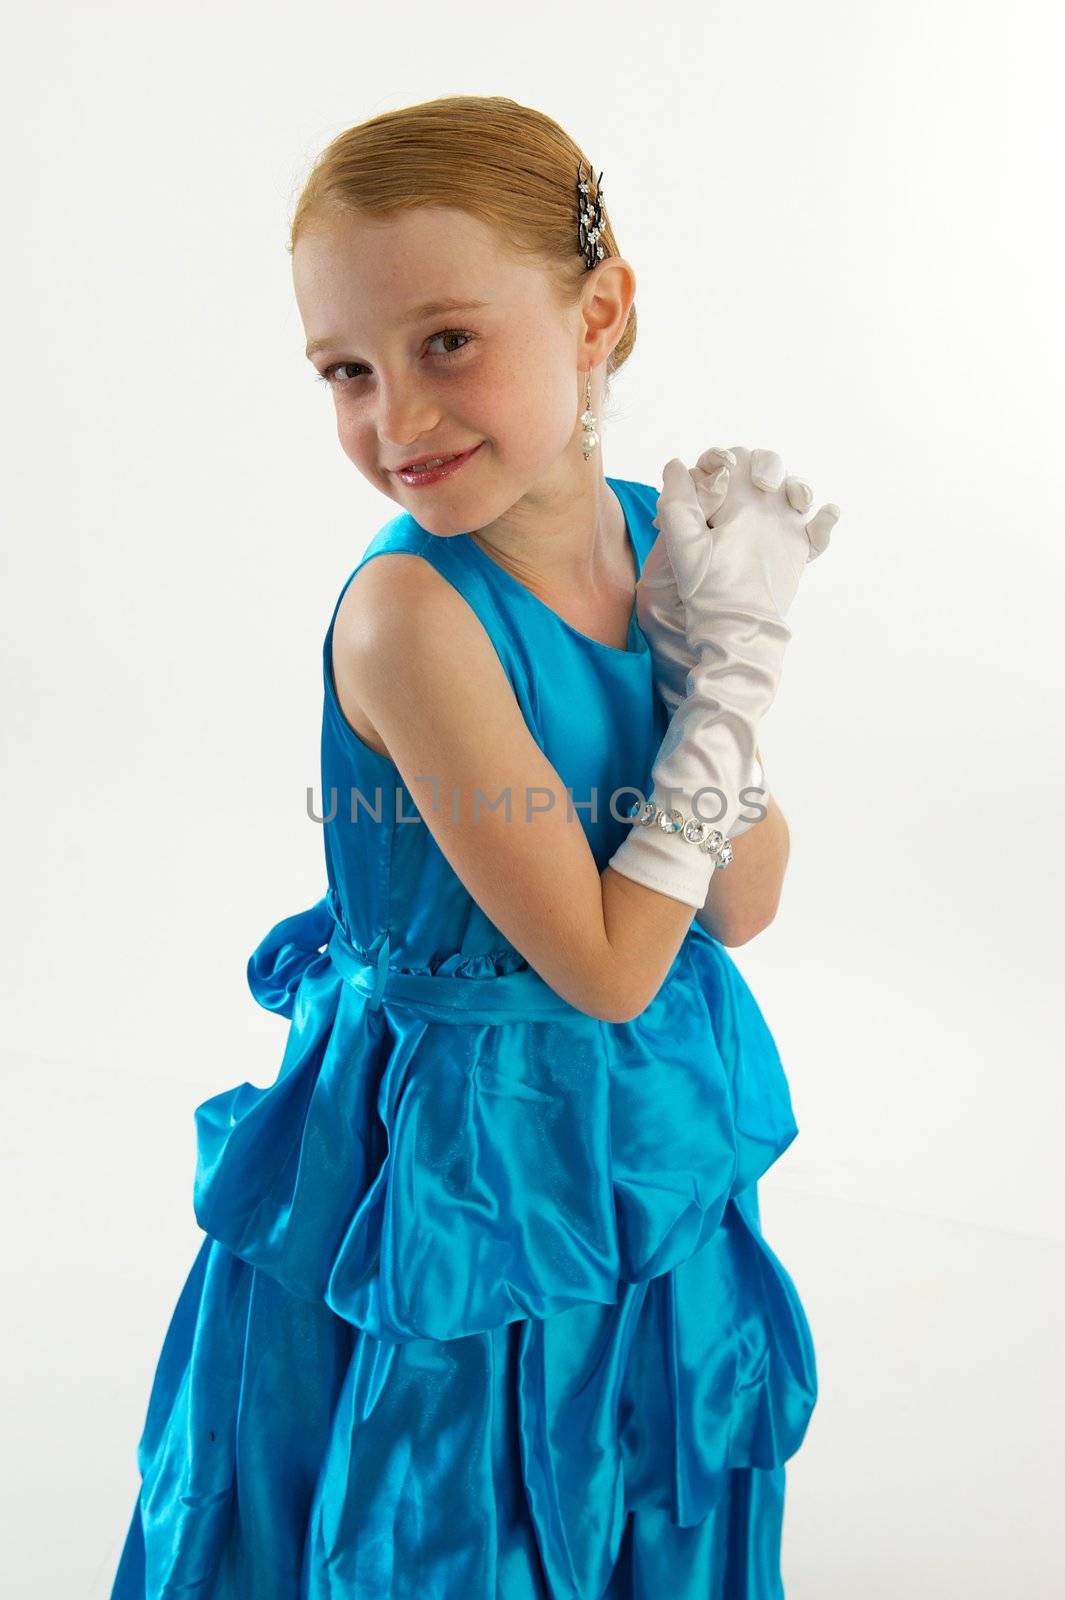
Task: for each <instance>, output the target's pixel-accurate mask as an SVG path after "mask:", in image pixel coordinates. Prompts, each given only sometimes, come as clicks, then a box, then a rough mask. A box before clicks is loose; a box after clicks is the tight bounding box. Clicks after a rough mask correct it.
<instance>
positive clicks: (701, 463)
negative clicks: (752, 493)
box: [695, 444, 736, 477]
mask: <svg viewBox="0 0 1065 1600" xmlns="http://www.w3.org/2000/svg"><path fill="white" fill-rule="evenodd" d="M695 465H696V466H697V467H698V468H699V471H700V472H705V473H708V474H709V475H710V476H711V477H712V476H713V475H714V473H715V472H716V471H717V469H718V467H734V466H735V465H736V455H735V452H734V451H732V450H728V449H726V447H725V446H724V445H719V444H715V445H712V446H711V448H710V449H709V450H704V451H703V453H702V455H701V456H700V457H699V459H698V461H697V462H696V463H695Z"/></svg>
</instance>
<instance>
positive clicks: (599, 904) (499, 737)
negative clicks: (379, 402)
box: [333, 551, 754, 1022]
mask: <svg viewBox="0 0 1065 1600" xmlns="http://www.w3.org/2000/svg"><path fill="white" fill-rule="evenodd" d="M333 646H334V669H335V670H337V675H338V687H339V681H340V676H341V674H342V675H343V677H344V678H345V680H346V681H347V682H348V683H350V684H352V685H353V686H354V690H355V694H356V695H357V697H358V701H359V704H360V706H361V707H362V708H363V709H364V711H365V713H366V715H367V717H368V718H369V719H370V721H371V722H372V724H373V726H374V728H375V729H376V730H377V732H378V733H379V735H380V738H381V740H382V742H383V744H384V746H385V748H386V749H387V752H388V754H389V757H390V758H391V760H392V761H393V762H394V763H395V765H396V767H397V769H398V772H399V775H400V776H401V777H402V779H403V782H404V783H405V784H406V786H407V788H408V789H409V790H410V793H411V795H412V796H413V798H414V800H415V803H416V804H417V806H418V810H419V813H420V815H421V817H422V821H423V824H424V825H425V826H426V827H428V828H429V830H430V832H431V833H432V835H433V837H434V839H435V840H436V842H437V844H438V845H439V846H440V849H441V851H442V852H443V854H444V856H445V857H446V858H447V860H448V862H449V863H450V865H451V866H452V867H453V869H454V870H455V872H456V873H457V875H458V876H459V878H460V879H461V880H462V882H463V884H464V885H465V886H466V888H467V889H468V890H469V892H470V894H471V895H472V896H473V898H474V899H475V900H476V901H477V903H478V905H479V906H480V907H481V908H482V910H483V911H484V913H485V915H486V916H487V917H488V918H489V920H490V921H491V922H493V923H494V924H495V926H496V927H497V928H499V929H500V931H501V932H502V933H503V934H504V935H505V937H506V938H507V939H509V940H510V942H511V943H512V944H513V945H514V946H515V948H516V949H517V950H519V951H520V952H521V954H522V955H523V956H524V957H525V959H526V960H527V961H528V963H529V965H530V966H531V967H532V968H533V969H534V970H535V971H536V972H538V973H539V974H540V976H541V977H542V978H543V979H544V980H545V982H546V983H548V984H549V985H550V986H551V988H552V989H554V990H555V991H556V992H557V993H558V994H560V995H562V996H563V998H564V999H566V1000H568V1001H569V1002H570V1004H571V1005H573V1006H575V1007H576V1008H577V1009H578V1010H580V1011H583V1012H586V1013H587V1014H589V1015H592V1016H596V1017H599V1018H601V1019H602V1020H603V1021H607V1022H627V1021H630V1020H631V1019H632V1018H633V1017H635V1016H638V1015H639V1014H640V1012H641V1011H643V1010H644V1009H645V1007H646V1006H647V1005H649V1004H650V1002H651V1000H652V999H653V998H654V996H655V995H656V994H657V992H658V990H659V989H660V987H661V985H662V982H663V980H664V978H665V975H666V973H667V972H668V970H669V968H670V966H671V965H672V963H673V960H674V957H675V956H676V954H677V951H678V950H679V949H680V946H681V944H682V943H683V941H684V938H685V936H686V934H687V933H688V931H689V929H690V927H691V923H692V919H693V917H694V915H695V913H694V912H693V910H692V908H691V906H689V905H685V904H683V903H682V902H681V901H679V900H673V899H670V898H669V897H668V896H667V895H662V894H658V893H656V892H655V891H654V890H652V889H647V888H645V887H644V886H643V885H642V884H638V883H634V882H633V881H632V880H631V879H630V878H626V877H624V876H623V875H622V874H620V873H617V872H615V871H614V870H613V869H612V868H611V867H609V866H608V867H606V868H604V870H603V872H602V874H600V872H599V869H598V867H597V865H596V862H595V857H594V856H593V855H592V852H591V849H590V848H589V845H588V841H587V838H586V837H585V833H584V829H583V827H582V825H581V822H580V817H579V814H578V813H577V812H576V810H575V809H574V810H572V812H571V814H569V815H567V809H568V806H569V797H568V796H567V793H566V788H565V785H564V783H563V781H562V779H561V778H560V777H559V775H558V773H557V772H556V770H555V768H554V767H553V766H552V764H551V762H550V761H549V760H548V759H547V757H546V756H545V755H544V753H543V751H542V750H541V749H540V748H539V746H538V745H537V744H536V742H535V740H534V739H533V737H532V735H531V733H530V732H529V729H528V727H527V725H526V722H525V719H524V717H523V715H522V712H521V708H520V706H519V705H518V702H517V700H516V699H515V696H514V692H513V690H512V689H511V686H510V684H509V683H508V681H507V678H506V674H505V673H504V671H503V668H502V665H501V663H500V661H499V658H498V656H497V655H496V652H495V649H494V648H493V646H492V643H491V641H490V639H489V638H488V635H487V634H486V633H485V631H484V628H483V627H482V626H481V623H480V621H479V620H478V618H477V616H476V614H475V613H474V611H473V610H472V609H471V607H470V606H468V605H467V603H466V601H465V600H464V599H463V598H462V596H461V595H460V594H459V593H458V592H457V590H455V589H454V588H453V587H452V586H451V585H450V584H449V583H448V582H447V581H446V580H445V579H444V578H443V577H441V575H440V574H439V573H438V572H437V571H436V569H435V568H434V567H432V566H431V565H430V564H429V563H428V562H427V561H424V560H423V559H422V558H421V557H420V556H417V555H413V554H406V553H401V552H398V551H397V552H390V553H387V554H382V555H380V556H375V557H374V559H373V560H372V561H369V562H367V563H366V565H365V566H364V567H363V568H361V570H360V571H359V573H358V574H357V575H356V577H355V578H354V579H353V580H352V582H351V584H350V585H349V586H348V591H347V593H346V594H345V596H344V599H343V601H342V603H341V607H340V610H339V611H338V613H337V619H336V624H335V626H334V634H333ZM338 663H339V670H338ZM548 795H550V796H551V803H550V804H548V800H547V796H548ZM508 797H509V801H510V816H509V820H508V815H507V809H506V805H505V803H504V802H505V799H506V798H508ZM527 797H528V798H529V801H530V807H529V809H530V811H531V814H530V815H528V816H527V815H526V800H527ZM478 798H479V800H480V804H479V806H478ZM577 798H579V797H577ZM434 799H435V802H436V803H435V805H434ZM534 807H535V808H536V809H533V808H534ZM542 807H547V809H540V808H542ZM751 831H754V830H751ZM678 848H684V846H683V845H681V844H679V843H678ZM733 870H734V864H733V866H732V867H729V868H728V869H727V872H723V873H719V874H718V876H719V877H726V876H727V875H728V872H731V871H733Z"/></svg>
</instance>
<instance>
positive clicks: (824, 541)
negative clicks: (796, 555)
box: [806, 500, 839, 561]
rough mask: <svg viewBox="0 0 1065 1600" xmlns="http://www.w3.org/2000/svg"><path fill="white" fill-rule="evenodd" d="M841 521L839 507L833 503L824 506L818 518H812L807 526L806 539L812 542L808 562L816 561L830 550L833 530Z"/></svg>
mask: <svg viewBox="0 0 1065 1600" xmlns="http://www.w3.org/2000/svg"><path fill="white" fill-rule="evenodd" d="M838 521H839V506H837V505H836V504H835V503H834V502H833V501H831V500H830V501H829V502H828V504H827V505H823V506H822V507H821V509H820V511H819V512H818V513H817V515H816V517H811V518H810V520H809V522H808V523H807V524H806V537H807V538H808V539H809V541H810V554H809V555H808V556H807V557H806V559H807V561H816V559H817V557H818V556H819V555H822V554H823V553H824V551H826V550H827V549H828V541H829V539H831V537H832V529H833V528H834V527H835V526H836V523H837V522H838Z"/></svg>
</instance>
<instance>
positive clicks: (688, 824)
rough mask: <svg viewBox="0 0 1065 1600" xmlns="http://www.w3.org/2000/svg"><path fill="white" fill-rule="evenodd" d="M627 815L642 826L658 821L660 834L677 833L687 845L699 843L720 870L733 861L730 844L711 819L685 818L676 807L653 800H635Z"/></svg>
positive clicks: (645, 826)
mask: <svg viewBox="0 0 1065 1600" xmlns="http://www.w3.org/2000/svg"><path fill="white" fill-rule="evenodd" d="M628 815H629V816H630V817H631V818H632V821H633V822H634V823H636V824H638V825H639V826H641V827H644V828H647V827H650V826H651V824H652V823H654V822H657V823H658V826H659V827H660V828H661V829H662V832H663V833H679V834H681V835H682V837H683V838H685V839H686V840H687V841H688V843H689V844H695V845H698V846H699V849H700V850H701V851H702V852H703V853H704V855H708V856H713V857H714V867H715V869H717V870H720V869H721V868H722V867H727V866H728V864H729V862H730V861H731V860H732V845H731V844H730V843H729V841H728V840H727V839H726V838H725V835H724V834H723V833H722V832H721V830H720V828H715V827H714V826H713V824H712V823H710V822H703V821H702V820H701V819H700V818H699V817H687V818H685V816H684V814H683V813H682V812H680V811H677V810H676V809H675V808H674V809H673V810H672V811H666V810H665V809H664V808H663V807H661V806H656V805H655V803H654V801H653V800H634V801H633V803H632V805H631V806H630V807H629V810H628Z"/></svg>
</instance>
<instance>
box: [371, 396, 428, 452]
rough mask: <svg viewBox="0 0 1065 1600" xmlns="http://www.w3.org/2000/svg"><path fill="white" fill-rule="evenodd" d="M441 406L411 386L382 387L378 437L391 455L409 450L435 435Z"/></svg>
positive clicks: (379, 400)
mask: <svg viewBox="0 0 1065 1600" xmlns="http://www.w3.org/2000/svg"><path fill="white" fill-rule="evenodd" d="M439 420H440V407H439V406H438V405H437V404H436V402H435V401H434V400H432V399H431V398H430V397H429V396H428V395H427V394H425V393H424V392H421V391H419V388H418V385H417V384H414V383H408V384H399V383H390V384H387V385H386V384H381V385H380V386H379V388H378V391H377V417H376V421H377V437H378V439H379V440H380V442H381V445H382V447H383V449H384V450H386V451H387V452H388V453H389V454H390V455H399V456H401V457H402V455H403V452H404V451H405V450H406V451H408V452H409V451H410V450H411V447H412V446H416V445H417V442H418V440H419V439H420V438H422V437H423V436H424V435H426V434H428V435H430V436H431V435H433V434H435V433H436V432H438V431H439V430H438V423H439Z"/></svg>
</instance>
